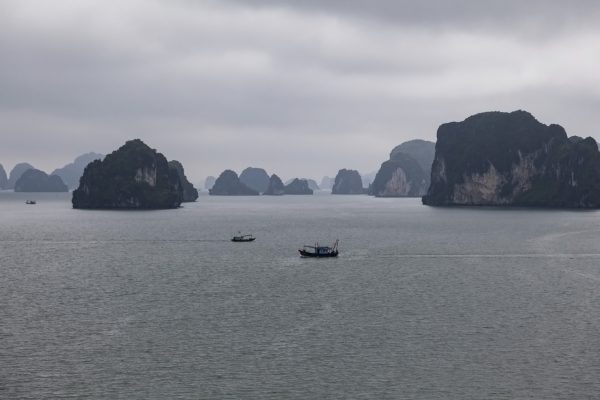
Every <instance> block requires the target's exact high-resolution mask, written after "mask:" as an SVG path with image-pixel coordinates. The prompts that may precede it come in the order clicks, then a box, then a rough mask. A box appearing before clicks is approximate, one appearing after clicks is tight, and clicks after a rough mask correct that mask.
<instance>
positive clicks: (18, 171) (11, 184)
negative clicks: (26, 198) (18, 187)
mask: <svg viewBox="0 0 600 400" xmlns="http://www.w3.org/2000/svg"><path fill="white" fill-rule="evenodd" d="M29 169H35V168H34V167H33V165H31V164H28V163H19V164H17V165H15V166H14V167H13V169H12V170H11V171H10V177H9V178H8V185H7V186H6V189H14V188H15V183H17V180H18V179H19V178H20V177H21V175H23V173H24V172H25V171H27V170H29Z"/></svg>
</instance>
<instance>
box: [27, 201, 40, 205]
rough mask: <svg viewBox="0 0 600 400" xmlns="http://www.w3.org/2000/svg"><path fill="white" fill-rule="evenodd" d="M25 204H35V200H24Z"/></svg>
mask: <svg viewBox="0 0 600 400" xmlns="http://www.w3.org/2000/svg"><path fill="white" fill-rule="evenodd" d="M25 204H30V205H32V204H37V203H36V201H35V200H25Z"/></svg>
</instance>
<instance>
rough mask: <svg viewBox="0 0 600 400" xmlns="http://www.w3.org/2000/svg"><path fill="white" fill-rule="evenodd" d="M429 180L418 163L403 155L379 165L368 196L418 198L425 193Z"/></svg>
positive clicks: (400, 154)
mask: <svg viewBox="0 0 600 400" xmlns="http://www.w3.org/2000/svg"><path fill="white" fill-rule="evenodd" d="M428 186H429V178H428V176H427V175H426V173H425V171H423V168H421V166H420V165H419V163H418V162H417V161H416V160H415V159H413V158H412V157H410V156H409V155H407V154H404V153H397V154H395V155H394V159H391V160H388V161H386V162H384V163H383V164H381V168H380V169H379V171H378V172H377V175H376V176H375V180H374V181H373V183H372V184H371V186H370V188H369V194H371V195H373V196H376V197H419V196H422V195H423V194H425V193H426V192H427V188H428Z"/></svg>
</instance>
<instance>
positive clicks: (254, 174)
mask: <svg viewBox="0 0 600 400" xmlns="http://www.w3.org/2000/svg"><path fill="white" fill-rule="evenodd" d="M240 181H241V182H242V183H243V184H244V185H246V186H248V187H249V188H250V189H253V190H256V191H257V192H259V193H264V192H265V191H266V190H267V188H268V187H269V175H268V174H267V171H265V170H264V169H262V168H254V167H248V168H246V169H245V170H243V171H242V173H241V174H240Z"/></svg>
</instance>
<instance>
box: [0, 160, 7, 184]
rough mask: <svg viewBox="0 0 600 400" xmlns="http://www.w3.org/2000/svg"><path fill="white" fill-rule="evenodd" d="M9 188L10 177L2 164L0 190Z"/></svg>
mask: <svg viewBox="0 0 600 400" xmlns="http://www.w3.org/2000/svg"><path fill="white" fill-rule="evenodd" d="M7 188H8V177H7V176H6V171H5V170H4V167H3V166H2V164H0V190H2V189H7Z"/></svg>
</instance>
